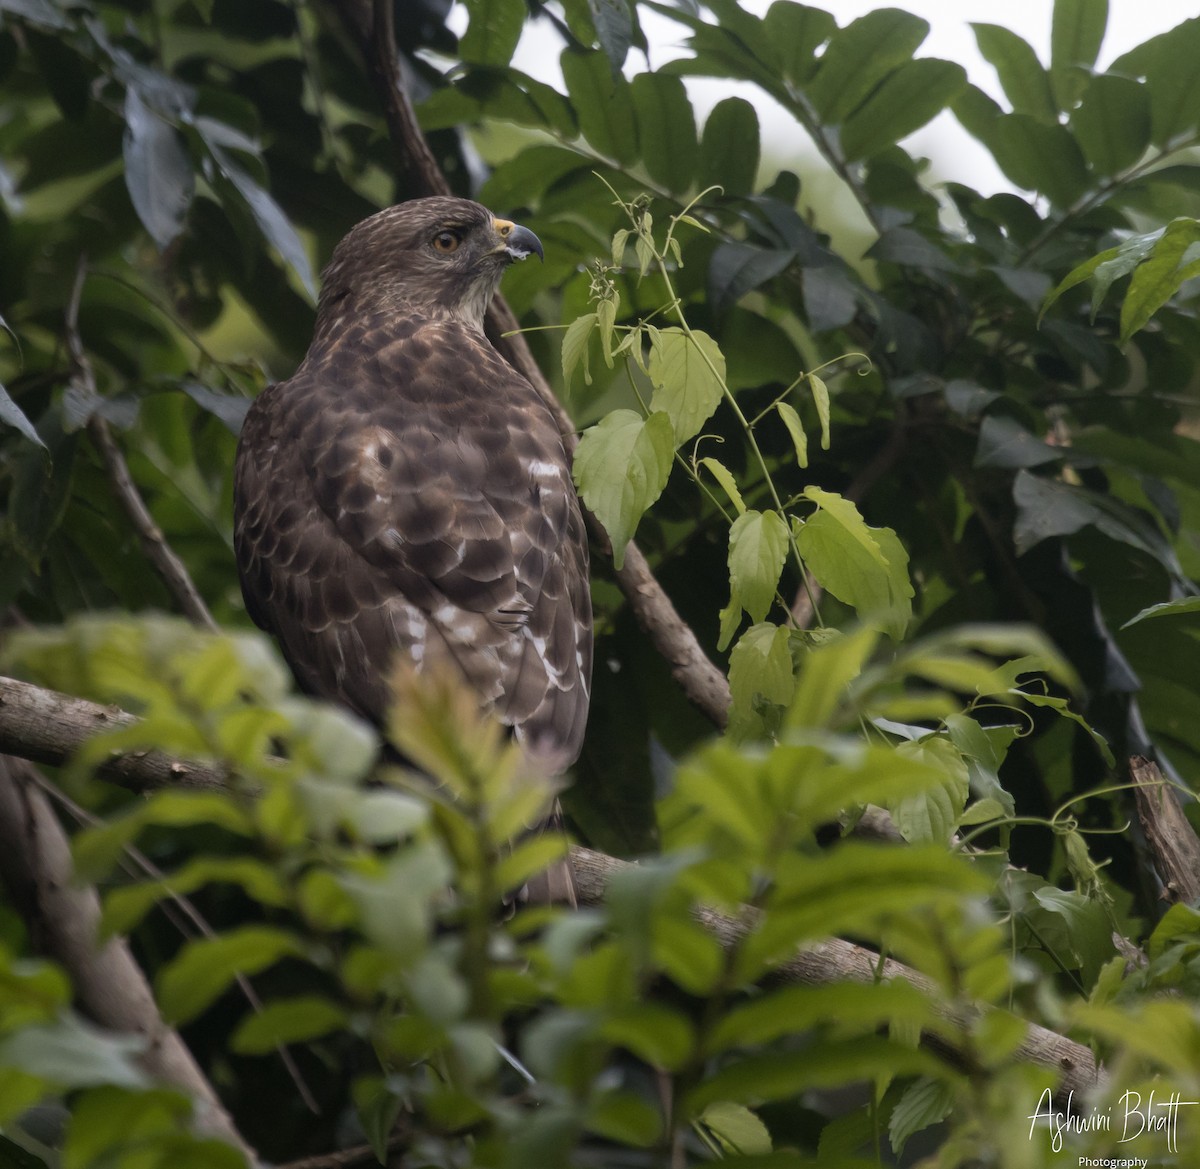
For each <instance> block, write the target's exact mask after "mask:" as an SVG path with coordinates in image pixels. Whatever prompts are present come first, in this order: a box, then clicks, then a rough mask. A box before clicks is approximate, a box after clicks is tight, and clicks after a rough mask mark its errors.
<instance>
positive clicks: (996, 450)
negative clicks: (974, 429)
mask: <svg viewBox="0 0 1200 1169" xmlns="http://www.w3.org/2000/svg"><path fill="white" fill-rule="evenodd" d="M1061 458H1062V452H1061V451H1058V450H1055V449H1054V447H1052V446H1049V445H1048V444H1047V443H1044V442H1043V441H1042V440H1041V439H1040V438H1038V437H1037V436H1036V435H1033V434H1030V433H1029V431H1028V430H1026V429H1025V427H1023V426H1022V425H1021V424H1020V423H1019V422H1018V421H1017V420H1016V419H1015V418H1009V417H1008V415H1006V414H989V415H987V416H986V417H985V418H984V420H983V422H982V423H981V424H980V426H979V441H978V444H977V445H976V448H975V466H976V467H1007V468H1016V467H1040V466H1043V465H1044V464H1046V463H1055V462H1058V460H1059V459H1061Z"/></svg>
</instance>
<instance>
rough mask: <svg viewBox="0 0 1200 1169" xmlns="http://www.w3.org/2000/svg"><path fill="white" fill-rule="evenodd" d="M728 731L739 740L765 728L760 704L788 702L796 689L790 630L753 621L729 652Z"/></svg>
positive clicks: (780, 704) (782, 703) (781, 704)
mask: <svg viewBox="0 0 1200 1169" xmlns="http://www.w3.org/2000/svg"><path fill="white" fill-rule="evenodd" d="M729 689H730V691H731V692H732V695H733V703H732V705H731V707H730V711H729V732H728V733H729V735H730V736H731V737H732V738H733V739H734V740H735V741H737V740H738V739H744V738H749V737H751V736H754V735H758V734H760V733H761V732H762V730H763V729H764V724H763V720H762V717H761V714H760V713H759V709H760V704H761V703H768V704H770V705H772V706H787V705H788V703H790V702H791V700H792V694H793V691H794V690H795V679H794V676H793V674H792V653H791V648H790V643H789V639H788V631H787V630H786V629H783V628H781V627H780V626H778V625H771V624H769V623H764V624H762V625H752V626H751V627H750V628H749V629H747V630H746V632H745V633H743V634H742V636H741V637H740V638H738V642H737V644H736V645H735V646H734V647H733V649H732V651H730V654H729Z"/></svg>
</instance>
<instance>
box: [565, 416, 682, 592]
mask: <svg viewBox="0 0 1200 1169" xmlns="http://www.w3.org/2000/svg"><path fill="white" fill-rule="evenodd" d="M674 454H675V440H674V433H673V431H672V428H671V419H670V417H669V415H667V414H666V413H664V412H663V411H657V412H655V413H653V414H651V415H650V417H649V418H647V419H644V420H643V419H642V417H641V416H640V415H639V414H636V413H635V412H634V411H633V410H614V411H613V412H612V413H611V414H609V415H608V416H607V417H605V418H604V419H603V420H602V421H601V422H600V423H599V424H598V425H596V426H592V427H589V428H588V429H587V430H585V431H584V432H583V435H582V437H581V438H580V440H579V446H578V447H577V448H576V451H575V468H574V474H575V484H576V486H577V487H578V488H579V493H580V495H581V496H582V497H583V502H584V503H585V504H586V505H587V507H588V508H589V509H590V510H591V511H592V512H593V513H594V514H595V516H596V518H597V519H598V520H599V521H600V523H601V524H603V525H604V530H605V531H606V532H607V533H608V537H609V539H610V540H611V541H612V546H613V563H614V564H615V565H616V566H617V567H618V568H620V567H621V565H622V564H624V562H625V547H626V545H627V544H628V543H629V541H630V540H631V539H632V538H633V533H634V532H635V531H637V526H638V521H639V520H640V519H641V518H642V514H643V513H644V512H645V511H646V509H647V508H648V507H649V506H650V505H651V504H652V503H653V502H654V501H655V500H656V499H657V498H658V497H659V496H660V495H661V494H662V490H663V488H664V487H665V486H666V485H667V478H668V476H669V475H670V473H671V460H672V458H673V457H674Z"/></svg>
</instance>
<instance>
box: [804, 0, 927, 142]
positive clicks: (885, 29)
mask: <svg viewBox="0 0 1200 1169" xmlns="http://www.w3.org/2000/svg"><path fill="white" fill-rule="evenodd" d="M928 35H929V25H928V23H927V22H926V21H924V20H922V19H921V18H920V17H918V16H912V15H910V14H909V13H907V12H901V11H900V10H899V9H898V8H883V9H880V10H879V11H877V12H870V13H868V14H867V15H866V16H860V17H859V18H858V19H857V20H854V21H852V22H851V23H850V24H848V25H847V26H846V27H845V28H843V29H841V30H839V31H838V32H835V33H834V34H833V37H832V39H831V40H830V42H829V45H828V47H827V48H826V49H825V52H824V53H823V54H822V56H821V64H820V66H819V67H818V69H817V73H816V76H815V77H814V78H813V80H812V82H811V83H810V84H809V86H808V98H809V100H810V101H811V102H812V104H813V107H814V108H815V109H816V111H817V115H818V117H820V119H821V121H822V122H823V123H824V124H826V125H833V126H836V125H840V124H841V123H842V122H844V121H846V119H847V118H848V117H849V116H850V115H851V114H852V113H854V111H855V110H856V109H857V108H858V107H859V105H860V104H861V103H862V102H863V101H864V100H865V99H866V98H867V97H868V96H869V95H870V93H871V91H872V90H874V88H875V87H876V85H878V84H879V82H881V81H882V80H883V79H884V78H885V77H886V76H887V75H888V74H889V73H890V72H891V71H892V70H893V69H895V68H896V67H897V66H898V65H900V64H902V63H903V62H905V61H907V60H909V59H910V58H911V57H912V55H913V53H914V52H915V51H916V50H917V48H918V47H919V46H920V44H921V42H922V41H923V40H924V39H925V38H926V37H927V36H928Z"/></svg>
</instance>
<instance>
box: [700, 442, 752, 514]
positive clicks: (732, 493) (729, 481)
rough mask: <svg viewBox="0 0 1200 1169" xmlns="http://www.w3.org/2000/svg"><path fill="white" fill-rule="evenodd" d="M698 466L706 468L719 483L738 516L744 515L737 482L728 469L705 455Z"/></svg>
mask: <svg viewBox="0 0 1200 1169" xmlns="http://www.w3.org/2000/svg"><path fill="white" fill-rule="evenodd" d="M700 466H702V467H706V468H707V469H708V472H709V474H710V475H712V477H713V478H714V479H715V480H716V481H717V482H718V483H720V485H721V487H722V489H723V490H724V492H725V494H726V495H728V496H729V499H730V502H731V503H732V504H733V506H734V507H735V508H736V509H737V513H738V515H744V514H745V512H746V505H745V503H744V502H743V501H742V493H741V492H740V491H739V490H738V485H737V482H736V481H735V480H734V478H733V475H732V473H731V472H730V470H729V468H728V467H726V466H725V464H724V463H722V462H719V461H718V460H717V459H714V458H712V456H711V455H706V456H705V457H704V458H702V459H701V460H700Z"/></svg>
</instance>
